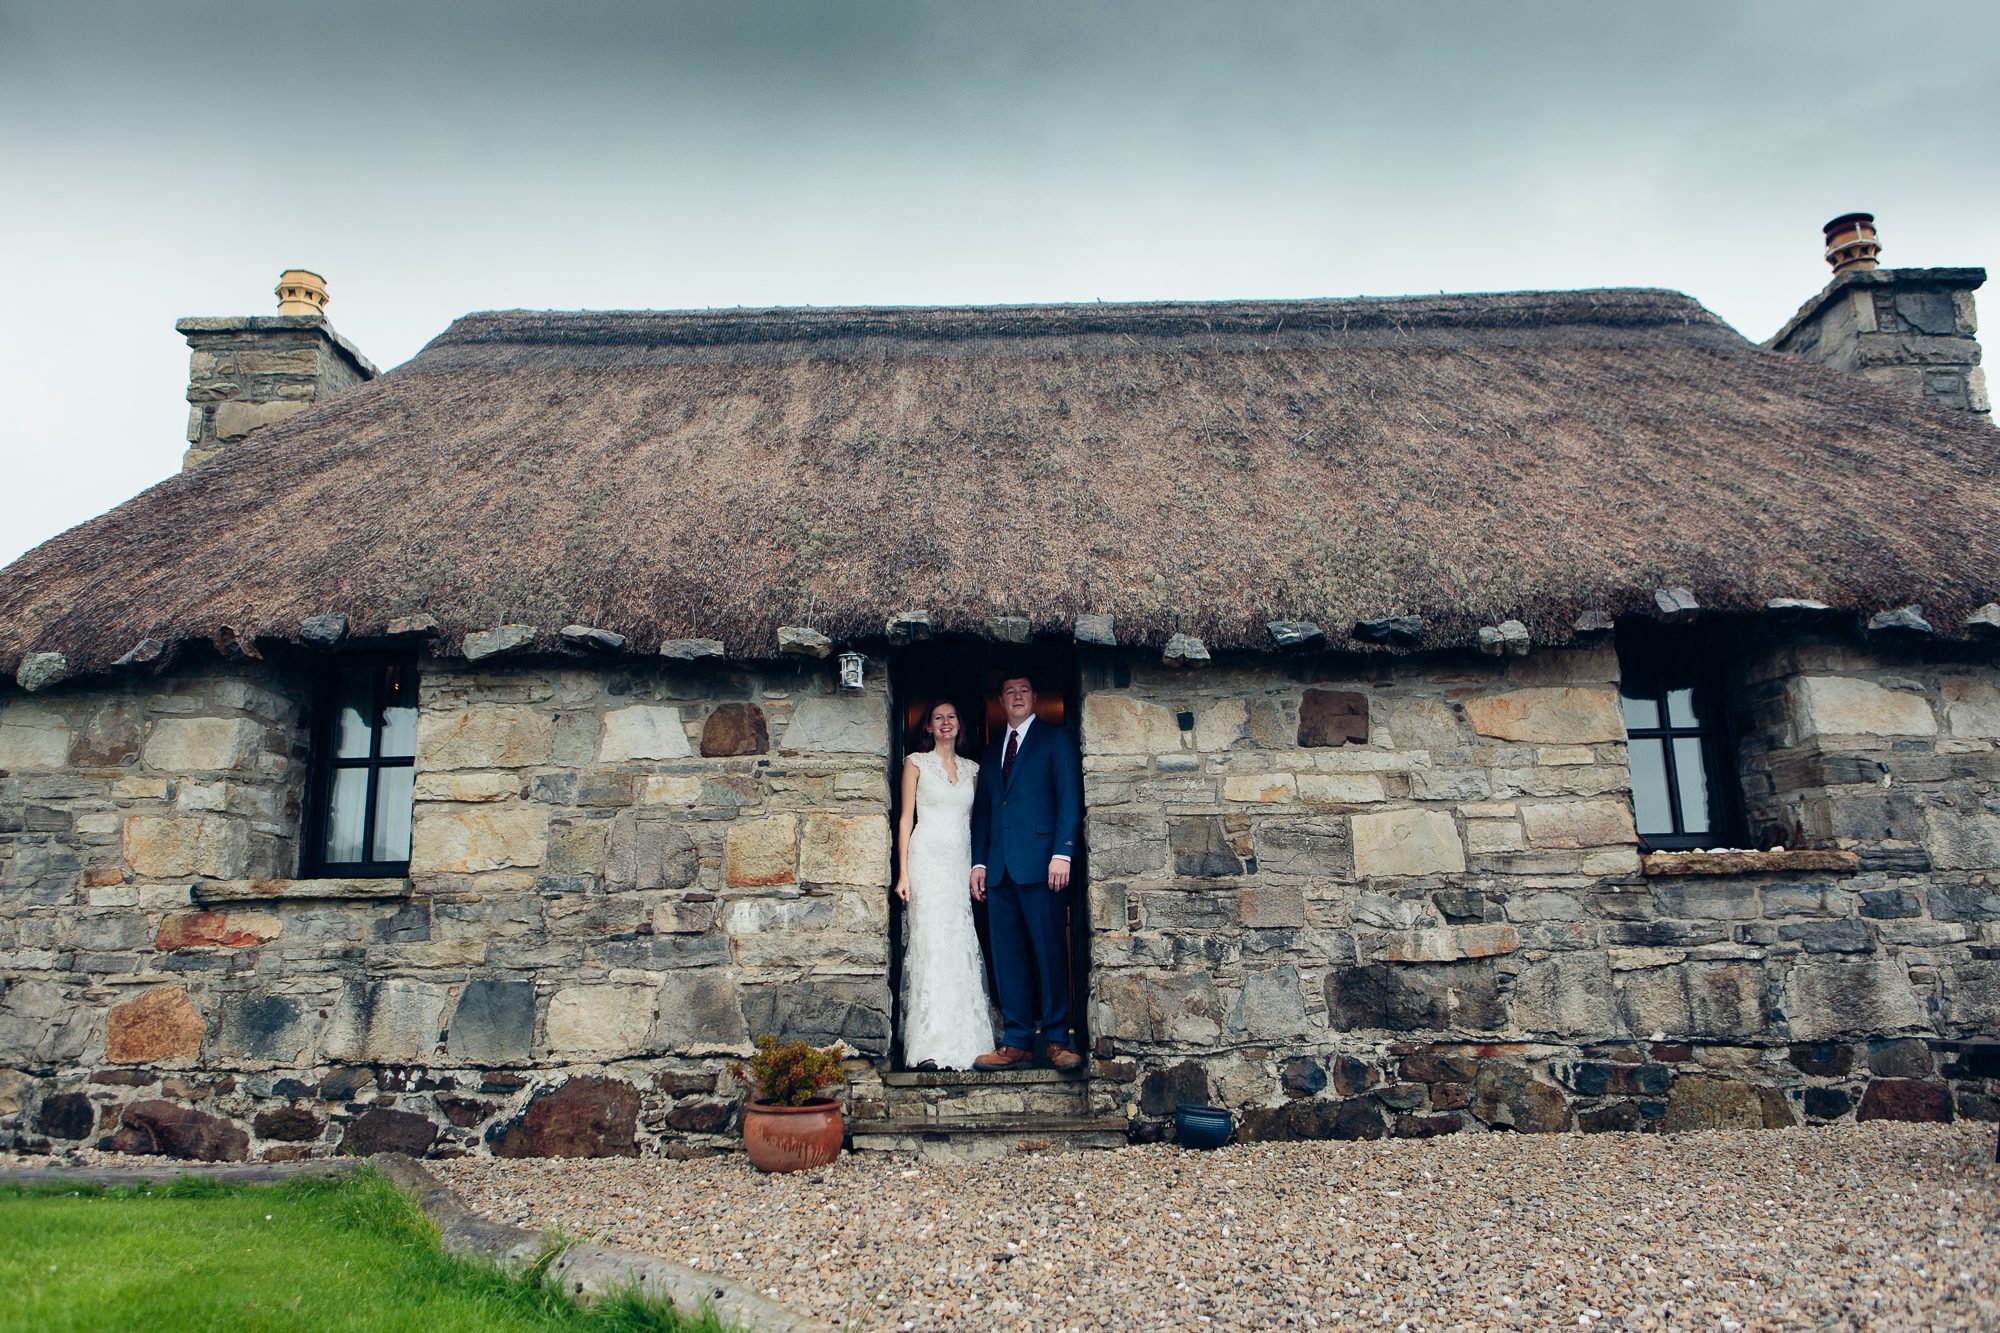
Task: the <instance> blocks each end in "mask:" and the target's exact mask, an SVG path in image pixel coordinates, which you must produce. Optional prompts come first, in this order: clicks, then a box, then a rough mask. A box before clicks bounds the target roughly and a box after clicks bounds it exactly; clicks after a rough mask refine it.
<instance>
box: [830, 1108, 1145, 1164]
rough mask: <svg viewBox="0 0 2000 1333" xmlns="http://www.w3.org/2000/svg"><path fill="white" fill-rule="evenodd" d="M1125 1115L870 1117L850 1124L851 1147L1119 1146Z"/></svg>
mask: <svg viewBox="0 0 2000 1333" xmlns="http://www.w3.org/2000/svg"><path fill="white" fill-rule="evenodd" d="M1129 1123H1130V1122H1129V1121H1127V1120H1126V1119H1125V1117H1123V1116H1054V1115H1047V1116H1037V1115H1010V1116H986V1117H978V1118H974V1117H966V1118H964V1119H955V1120H872V1121H868V1122H866V1123H865V1124H855V1125H850V1126H849V1139H848V1144H849V1147H850V1149H851V1150H852V1151H854V1152H904V1153H912V1152H913V1153H919V1154H922V1155H923V1156H926V1157H959V1158H973V1157H1004V1156H1012V1155H1014V1154H1017V1153H1028V1152H1040V1151H1044V1150H1048V1149H1059V1150H1060V1149H1071V1148H1123V1147H1126V1146H1127V1145H1129V1144H1130V1142H1131V1139H1130V1138H1129V1137H1128V1134H1127V1128H1128V1125H1129Z"/></svg>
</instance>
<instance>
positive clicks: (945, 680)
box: [889, 638, 1090, 1070]
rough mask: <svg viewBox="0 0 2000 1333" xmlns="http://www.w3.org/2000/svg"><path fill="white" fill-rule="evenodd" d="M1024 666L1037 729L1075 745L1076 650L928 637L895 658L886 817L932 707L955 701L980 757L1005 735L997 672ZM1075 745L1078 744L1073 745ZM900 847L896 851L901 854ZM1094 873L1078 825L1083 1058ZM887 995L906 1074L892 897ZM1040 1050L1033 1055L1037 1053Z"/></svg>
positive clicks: (1073, 951) (986, 940)
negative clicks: (1048, 729)
mask: <svg viewBox="0 0 2000 1333" xmlns="http://www.w3.org/2000/svg"><path fill="white" fill-rule="evenodd" d="M1023 669H1025V670H1026V671H1027V672H1028V674H1029V675H1031V676H1032V677H1034V681H1035V695H1036V702H1035V719H1036V722H1037V724H1038V725H1041V724H1047V725H1053V726H1058V727H1069V728H1070V732H1071V739H1073V740H1075V739H1078V738H1077V737H1076V734H1075V727H1074V725H1073V722H1074V719H1075V717H1076V716H1077V710H1078V707H1079V705H1080V701H1081V698H1082V695H1081V693H1080V684H1081V682H1080V678H1079V677H1078V675H1077V666H1076V648H1075V646H1074V645H1073V644H1070V643H1036V644H1014V645H1002V644H993V643H988V642H985V641H983V640H979V639H961V638H947V639H932V640H927V641H925V642H922V643H913V644H910V645H908V646H906V647H904V648H900V649H898V650H897V652H896V656H895V658H894V659H893V660H892V661H891V663H890V667H889V688H890V691H891V700H892V703H891V709H892V712H891V716H892V717H893V718H894V720H895V725H894V727H893V728H892V730H893V731H894V735H892V736H891V738H890V746H889V749H890V754H889V777H890V781H889V820H890V826H891V827H892V828H896V827H900V824H901V820H902V817H903V783H902V772H903V759H904V757H905V756H906V755H908V754H910V753H912V752H914V751H916V750H919V749H922V748H923V746H924V738H923V722H924V715H925V714H926V713H927V712H928V711H929V710H930V707H931V705H932V704H934V703H936V702H937V701H938V700H940V699H949V700H951V701H952V702H953V703H955V704H957V705H958V714H959V718H960V719H961V721H962V722H963V724H964V728H965V737H964V739H963V740H962V741H961V742H960V752H961V753H963V754H966V755H968V756H970V757H972V758H974V759H983V758H984V757H985V754H986V748H987V746H988V744H990V743H991V741H992V739H993V738H994V737H995V736H999V735H1001V734H1002V733H1004V732H1005V730H1006V727H1007V719H1006V714H1005V712H1004V711H1003V710H1002V709H1001V707H1000V681H1001V679H1002V673H1003V672H1012V673H1018V672H1020V671H1021V670H1023ZM1080 745H1081V742H1080V741H1079V748H1080ZM899 850H900V849H899ZM1089 874H1090V865H1089V849H1088V848H1087V847H1086V846H1085V840H1084V838H1083V835H1082V831H1081V830H1080V829H1079V831H1078V835H1077V843H1076V856H1075V857H1074V859H1073V860H1072V861H1071V866H1070V886H1069V889H1068V891H1067V893H1066V894H1065V896H1066V897H1067V898H1068V900H1069V959H1070V1019H1071V1022H1072V1024H1073V1025H1074V1026H1075V1028H1076V1040H1077V1051H1078V1053H1079V1054H1083V1055H1088V1053H1089V1046H1090V1034H1089V1031H1088V1028H1087V1026H1086V1019H1087V1016H1088V1010H1089V995H1090V992H1089V988H1088V987H1089V979H1090V931H1089V928H1088V927H1089V922H1090V916H1089V913H1088V911H1087V910H1086V906H1085V903H1086V900H1085V898H1084V885H1085V884H1086V883H1087V882H1088V879H1089ZM972 921H973V926H974V928H975V929H976V930H977V931H978V932H979V950H980V954H981V956H982V957H984V958H985V960H986V984H987V987H988V991H989V993H996V994H997V992H995V991H993V986H994V977H993V949H992V944H991V939H990V936H989V933H988V928H987V921H986V904H985V903H974V904H973V905H972ZM889 946H890V947H889V991H890V994H891V995H892V996H895V997H897V999H896V1002H895V1019H894V1023H893V1031H894V1041H893V1042H892V1043H891V1048H890V1051H891V1061H892V1066H893V1068H895V1069H898V1070H901V1069H904V1068H906V1066H905V1064H904V1061H903V1014H902V1007H901V996H902V993H903V904H902V903H900V902H898V901H897V900H896V896H895V894H893V893H891V894H890V895H889ZM1038 1054H1039V1052H1038Z"/></svg>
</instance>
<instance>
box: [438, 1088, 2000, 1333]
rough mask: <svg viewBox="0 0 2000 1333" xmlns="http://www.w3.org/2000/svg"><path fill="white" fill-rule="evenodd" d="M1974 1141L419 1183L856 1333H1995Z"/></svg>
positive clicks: (1701, 1141)
mask: <svg viewBox="0 0 2000 1333" xmlns="http://www.w3.org/2000/svg"><path fill="white" fill-rule="evenodd" d="M1993 1140H1994V1129H1993V1126H1991V1125H1946V1126H1929V1125H1906V1124H1890V1123H1885V1122H1876V1123H1872V1124H1867V1125H1860V1126H1849V1127H1840V1128H1829V1129H1808V1130H1781V1131H1774V1132H1773V1131H1766V1132H1749V1133H1702V1134H1688V1135H1681V1136H1677V1137H1671V1138H1669V1137H1662V1136H1657V1135H1633V1134H1595V1135H1574V1134H1561V1135H1540V1134H1537V1135H1506V1134H1483V1135H1461V1136H1457V1137H1451V1138H1441V1139H1431V1140H1425V1141H1401V1140H1389V1141H1384V1142H1379V1143H1295V1144H1258V1145H1250V1146H1244V1147H1232V1148H1225V1149H1223V1150H1221V1151H1219V1152H1214V1153H1194V1152H1185V1151H1183V1150H1181V1149H1179V1148H1176V1147H1171V1146H1164V1145H1163V1146H1155V1147H1146V1148H1130V1149H1124V1150H1120V1151H1115V1152H1086V1153H1065V1154H1042V1155H1034V1156H1025V1157H1020V1158H1016V1159H1012V1160H1009V1161H1005V1162H997V1163H979V1164H971V1165H959V1164H946V1163H933V1162H928V1161H920V1160H913V1159H910V1158H903V1157H893V1156H889V1155H878V1154H868V1155H862V1156H854V1155H848V1156H845V1157H843V1158H842V1159H841V1160H840V1162H839V1163H837V1164H836V1165H835V1166H833V1167H831V1168H828V1169H826V1170H823V1171H817V1172H808V1173H804V1174H801V1175H795V1176H760V1175H759V1174H758V1173H757V1172H756V1171H754V1170H753V1169H752V1168H751V1167H750V1166H749V1165H748V1163H747V1162H745V1161H744V1160H742V1159H741V1158H740V1157H725V1158H714V1159H710V1160H707V1161H697V1162H670V1161H655V1160H640V1161H635V1160H629V1159H628V1160H619V1161H549V1160H536V1161H489V1160H484V1159H475V1158H466V1159H461V1160H458V1161H449V1162H440V1163H437V1164H436V1166H437V1167H438V1169H439V1171H440V1173H441V1174H442V1175H443V1176H444V1177H445V1178H446V1179H448V1180H449V1181H451V1183H453V1184H454V1185H456V1186H457V1187H458V1188H459V1189H460V1190H461V1191H462V1192H463V1193H464V1194H465V1195H466V1197H467V1199H468V1201H469V1202H470V1203H471V1204H472V1206H473V1207H475V1208H477V1209H480V1210H482V1211H484V1212H485V1213H487V1214H488V1215H490V1216H492V1217H495V1218H499V1219H503V1220H506V1221H510V1222H519V1223H525V1224H528V1225H531V1226H536V1227H557V1228H560V1229H561V1230H562V1231H564V1232H565V1233H568V1234H570V1235H589V1236H592V1237H593V1238H596V1239H599V1240H603V1241H606V1242H609V1243H615V1244H620V1245H626V1246H630V1247H632V1248H636V1249H645V1250H652V1251H654V1252H656V1253H659V1254H662V1255H665V1256H667V1257H669V1258H672V1259H675V1260H678V1261H680V1262H682V1263H687V1264H693V1265H695V1266H697V1267H700V1268H706V1269H710V1270H712V1271H716V1272H721V1273H727V1274H729V1275H731V1276H733V1277H737V1278H741V1279H744V1280H746V1281H749V1282H751V1283H753V1284H754V1285H756V1286H757V1287H759V1288H760V1289H762V1290H764V1291H765V1292H766V1293H768V1294H769V1295H770V1296H772V1297H773V1298H774V1299H776V1300H778V1301H781V1302H783V1303H785V1304H787V1305H790V1306H791V1307H793V1308H794V1309H798V1310H805V1311H811V1312H813V1313H816V1314H818V1315H820V1316H822V1317H825V1318H828V1319H831V1320H834V1321H836V1322H851V1324H852V1325H853V1326H854V1327H858V1328H863V1329H988V1328H995V1329H1034V1330H1056V1329H1079V1330H1081V1329H1158V1328H1176V1329H1178V1328H1203V1329H1265V1328H1323V1329H1333V1328H1345V1327H1352V1326H1356V1325H1363V1324H1365V1325H1367V1326H1369V1327H1374V1328H1384V1329H1410V1330H1416V1329H1446V1328H1486V1327H1536V1328H1552V1327H1565V1328H1590V1327H1598V1326H1601V1327H1606V1328H1632V1329H1660V1328H1673V1329H1694V1328H1700V1329H1711V1328H1713V1329H1724V1330H1735V1329H1754V1330H1762V1329H1794V1328H1802V1329H1803V1328H1810V1329H1849V1328H1877V1329H1914V1328H1966V1329H1989V1330H1990V1329H1996V1328H2000V1170H1996V1168H1995V1167H1994V1165H1993V1162H1992V1158H1993Z"/></svg>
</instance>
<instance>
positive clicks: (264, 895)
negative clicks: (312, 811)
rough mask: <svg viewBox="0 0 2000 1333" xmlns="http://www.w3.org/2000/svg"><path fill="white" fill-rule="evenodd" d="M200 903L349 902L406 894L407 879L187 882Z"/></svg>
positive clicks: (191, 892)
mask: <svg viewBox="0 0 2000 1333" xmlns="http://www.w3.org/2000/svg"><path fill="white" fill-rule="evenodd" d="M188 891H189V893H190V894H191V895H192V896H193V898H194V900H195V901H196V902H198V903H251V902H270V901H272V900H274V899H282V900H286V901H290V902H303V901H317V902H349V901H354V900H357V899H366V898H407V897H409V896H410V881H409V880H407V879H221V880H204V881H201V882H199V883H195V884H190V885H189V886H188Z"/></svg>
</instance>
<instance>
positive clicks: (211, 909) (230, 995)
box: [0, 663, 890, 1158]
mask: <svg viewBox="0 0 2000 1333" xmlns="http://www.w3.org/2000/svg"><path fill="white" fill-rule="evenodd" d="M304 684H305V682H304V679H303V678H302V677H301V678H295V679H290V680H287V679H284V678H282V677H279V676H277V675H275V674H274V673H272V672H269V671H265V670H263V669H261V668H260V669H257V670H254V671H243V672H233V671H222V670H216V671H209V672H204V673H197V674H189V675H184V676H179V677H175V678H172V679H169V680H162V681H158V682H153V683H150V684H148V685H143V686H138V685H135V686H131V687H128V688H126V689H123V690H119V691H113V692H107V691H103V690H92V689H75V690H67V691H61V690H59V691H55V692H52V693H48V694H44V695H39V696H35V698H34V699H33V700H29V699H26V698H22V697H20V696H12V697H10V698H8V699H7V700H6V702H5V703H4V705H0V770H4V776H0V830H4V831H0V885H4V892H5V899H4V911H0V979H4V990H0V1139H4V1140H8V1141H12V1142H14V1143H16V1144H20V1145H26V1146H36V1145H42V1144H48V1145H60V1144H61V1143H64V1142H80V1141H88V1142H111V1143H113V1144H116V1145H117V1146H121V1147H126V1148H131V1149H134V1150H140V1151H152V1150H165V1151H174V1152H177V1153H180V1154H182V1155H192V1156H208V1157H224V1158H242V1157H245V1156H262V1157H272V1158H284V1157H289V1156H297V1155H303V1154H305V1153H309V1152H322V1151H330V1150H333V1149H335V1148H338V1147H341V1146H348V1147H354V1148H362V1149H374V1148H380V1147H400V1148H404V1149H406V1150H411V1151H419V1152H421V1151H432V1152H461V1151H492V1152H499V1153H505V1154H531V1153H547V1152H559V1153H561V1152H586V1153H623V1152H637V1151H640V1150H641V1149H642V1148H643V1149H647V1150H652V1149H655V1148H657V1147H659V1146H660V1145H662V1144H666V1145H668V1146H670V1147H672V1148H674V1149H675V1150H685V1149H686V1148H687V1147H688V1146H689V1145H696V1146H698V1145H701V1144H703V1143H709V1142H712V1143H725V1142H728V1141H729V1140H728V1139H727V1138H726V1137H725V1135H726V1132H727V1131H728V1130H730V1129H731V1127H732V1124H733V1118H734V1109H735V1102H736V1100H737V1093H736V1090H735V1086H734V1084H733V1083H731V1082H730V1081H729V1080H728V1079H727V1077H726V1076H724V1075H723V1074H722V1067H723V1065H724V1064H725V1063H726V1058H727V1057H730V1056H740V1055H742V1054H744V1053H745V1052H746V1051H747V1049H748V1042H749V1035H750V1034H751V1033H753V1032H766V1031H779V1032H784V1033H786V1034H788V1035H795V1036H803V1037H807V1038H809V1039H811V1040H814V1041H817V1042H828V1041H832V1040H834V1039H836V1038H839V1039H841V1040H844V1041H845V1042H846V1043H847V1044H848V1045H849V1046H850V1047H851V1048H852V1049H854V1050H855V1051H856V1052H858V1053H859V1054H860V1055H862V1056H873V1057H880V1056H883V1055H885V1054H886V1052H887V1044H888V1037H889V1008H890V1005H889V999H888V982H887V973H888V924H887V912H886V885H887V882H888V872H889V827H888V820H887V808H888V787H887V771H886V765H887V751H888V730H887V727H888V722H887V718H888V709H887V700H886V698H885V696H884V695H883V693H882V692H881V691H880V690H879V689H877V690H875V691H871V692H867V693H859V694H857V693H852V692H845V693H844V692H840V691H837V690H836V689H835V688H834V687H833V685H832V681H831V673H830V672H829V671H827V670H826V669H823V668H820V667H818V666H813V667H809V668H796V669H795V668H788V667H778V668H772V669H770V670H767V671H763V672H741V671H735V670H728V669H722V668H714V669H703V668H698V667H669V666H662V667H660V668H658V669H630V668H628V669H623V670H586V669H581V668H578V669H564V668H560V667H554V668H544V667H524V668H518V669H484V668H478V669H475V668H469V667H465V666H463V665H462V664H460V665H458V666H457V667H456V668H455V669H454V667H452V666H449V665H446V664H440V663H428V664H426V665H425V667H424V669H423V676H422V689H421V713H420V722H419V734H418V759H417V774H416V810H415V819H414V834H413V843H414V847H413V853H412V864H411V868H410V877H409V879H408V880H369V881H350V880H298V879H291V878H289V876H290V875H291V874H292V873H293V868H294V866H295V864H296V860H297V848H296V845H295V839H296V826H297V816H298V804H299V800H300V797H301V794H302V793H303V791H304V785H305V773H304V757H305V747H304V730H303V719H302V716H301V710H300V709H299V708H298V707H297V706H296V705H295V704H293V703H292V702H290V701H291V700H292V699H296V698H303V697H305V696H306V690H305V688H304ZM869 1069H870V1067H869V1066H867V1065H866V1064H863V1063H862V1062H860V1061H857V1074H858V1076H859V1077H858V1079H857V1093H858V1095H860V1096H861V1097H862V1098H863V1099H864V1100H865V1097H866V1094H867V1092H868V1089H869V1087H870V1086H871V1084H870V1077H871V1075H870V1074H869V1072H868V1071H869Z"/></svg>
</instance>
